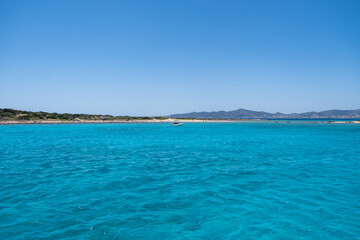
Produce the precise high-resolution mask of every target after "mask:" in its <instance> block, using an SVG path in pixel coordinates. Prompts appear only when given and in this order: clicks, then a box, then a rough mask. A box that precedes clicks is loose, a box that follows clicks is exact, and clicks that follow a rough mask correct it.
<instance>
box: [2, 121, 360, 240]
mask: <svg viewBox="0 0 360 240" xmlns="http://www.w3.org/2000/svg"><path fill="white" fill-rule="evenodd" d="M0 239H124V240H125V239H129V240H130V239H360V124H357V125H356V124H344V125H342V124H333V125H332V124H307V123H290V124H286V123H278V124H276V123H185V124H184V125H183V126H171V125H170V124H167V123H158V124H157V123H147V124H63V125H61V124H59V125H11V126H4V125H3V126H0Z"/></svg>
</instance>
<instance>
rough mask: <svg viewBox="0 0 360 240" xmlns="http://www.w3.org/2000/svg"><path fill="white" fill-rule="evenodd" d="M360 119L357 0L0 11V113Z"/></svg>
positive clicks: (33, 4)
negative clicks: (331, 114) (349, 114)
mask: <svg viewBox="0 0 360 240" xmlns="http://www.w3.org/2000/svg"><path fill="white" fill-rule="evenodd" d="M5 107H10V108H15V109H22V110H32V111H39V110H42V111H50V112H70V113H76V112H77V113H108V114H114V115H166V114H171V113H183V112H190V111H212V110H234V109H238V108H246V109H251V110H264V111H269V112H276V111H280V112H285V113H290V112H305V111H311V110H315V111H319V110H327V109H333V108H338V109H358V108H360V1H359V0H346V1H344V0H338V1H331V0H324V1H316V0H309V1H307V0H299V1H289V0H284V1H277V0H273V1H268V0H264V1H258V0H248V1H241V0H237V1H220V0H218V1H209V0H204V1H200V0H195V1H194V0H189V1H187V0H177V1H168V0H166V1H157V0H154V1H148V0H144V1H136V0H128V1H102V0H98V1H91V0H83V1H77V0H57V1H56V0H54V1H48V0H43V1H38V0H31V1H30V0H28V1H21V0H17V1H13V0H2V1H0V108H5Z"/></svg>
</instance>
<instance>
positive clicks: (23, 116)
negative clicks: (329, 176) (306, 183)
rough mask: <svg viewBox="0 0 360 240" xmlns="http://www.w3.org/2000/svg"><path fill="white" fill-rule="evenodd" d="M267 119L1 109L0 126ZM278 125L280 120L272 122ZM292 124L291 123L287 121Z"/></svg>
mask: <svg viewBox="0 0 360 240" xmlns="http://www.w3.org/2000/svg"><path fill="white" fill-rule="evenodd" d="M259 121H271V120H266V119H204V118H172V117H131V116H112V115H94V114H71V113H48V112H30V111H21V110H15V109H10V108H4V109H0V125H8V124H70V123H170V122H259ZM272 121H274V123H278V120H276V121H275V120H272ZM280 121H281V120H280ZM287 122H289V123H290V121H287ZM320 122H321V123H330V124H332V123H335V124H348V123H360V120H354V121H323V120H320V119H319V121H318V122H316V121H315V122H308V123H320Z"/></svg>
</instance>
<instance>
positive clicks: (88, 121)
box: [0, 118, 259, 125]
mask: <svg viewBox="0 0 360 240" xmlns="http://www.w3.org/2000/svg"><path fill="white" fill-rule="evenodd" d="M243 121H259V120H211V119H206V120H203V119H175V118H169V119H164V120H160V119H150V120H129V121H126V120H113V121H109V120H108V121H106V120H78V121H59V120H27V121H0V125H18V124H74V123H75V124H77V123H79V124H81V123H172V122H199V123H200V122H243Z"/></svg>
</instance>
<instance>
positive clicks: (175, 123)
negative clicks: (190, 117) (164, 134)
mask: <svg viewBox="0 0 360 240" xmlns="http://www.w3.org/2000/svg"><path fill="white" fill-rule="evenodd" d="M171 125H172V126H182V125H183V123H179V122H173V124H171Z"/></svg>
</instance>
